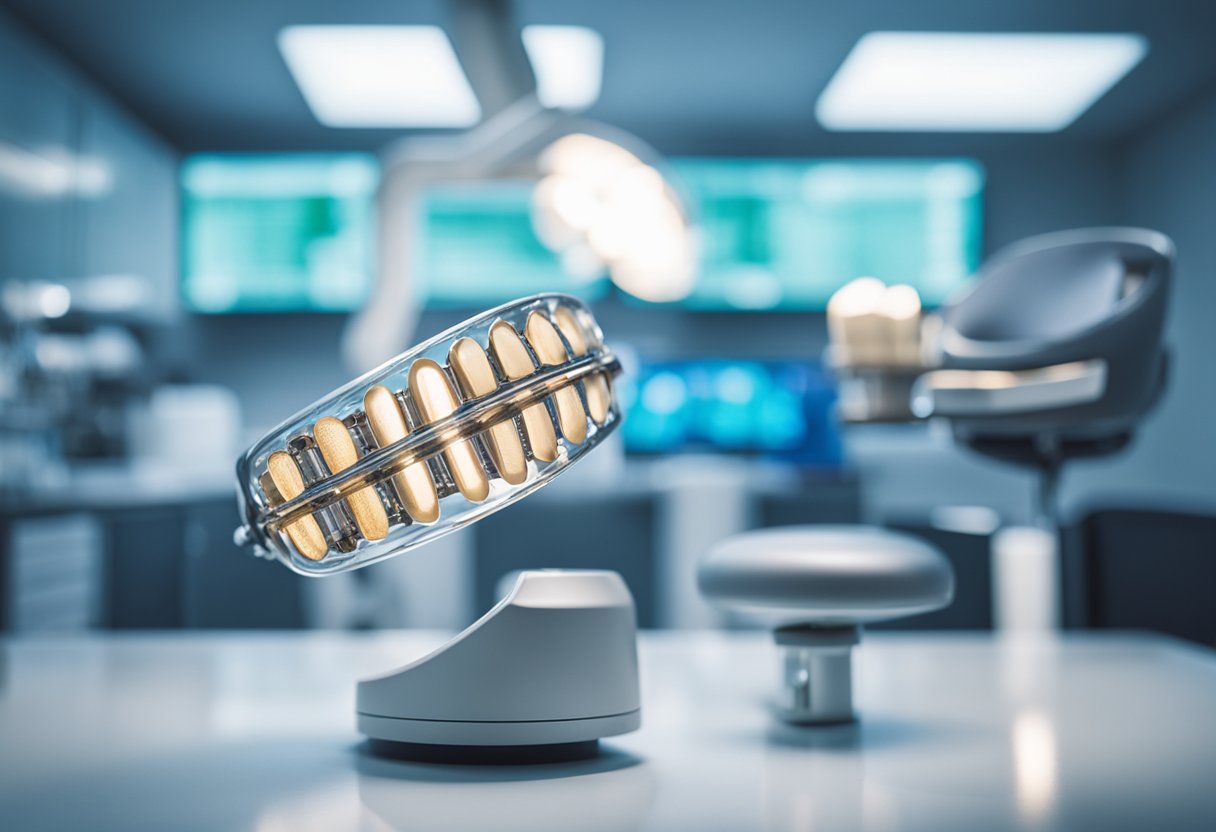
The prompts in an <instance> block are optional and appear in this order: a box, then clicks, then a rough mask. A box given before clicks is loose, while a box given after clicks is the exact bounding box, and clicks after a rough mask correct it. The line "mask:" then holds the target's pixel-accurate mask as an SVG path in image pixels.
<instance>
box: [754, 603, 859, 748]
mask: <svg viewBox="0 0 1216 832" xmlns="http://www.w3.org/2000/svg"><path fill="white" fill-rule="evenodd" d="M773 636H774V638H775V640H776V642H777V646H778V647H779V648H780V650H781V665H782V683H781V701H780V702H779V703H778V705H777V713H778V715H779V716H780V717H781V718H782V719H783V720H784V721H786V722H790V723H794V724H797V725H829V724H832V723H840V722H852V721H853V720H854V719H855V718H856V715H855V713H854V712H853V647H854V646H855V645H856V644H857V643H858V642H859V641H860V640H861V629H860V628H859V627H855V626H845V627H816V626H813V625H807V624H803V625H797V626H792V627H780V628H778V629H777V630H775V631H774V633H773Z"/></svg>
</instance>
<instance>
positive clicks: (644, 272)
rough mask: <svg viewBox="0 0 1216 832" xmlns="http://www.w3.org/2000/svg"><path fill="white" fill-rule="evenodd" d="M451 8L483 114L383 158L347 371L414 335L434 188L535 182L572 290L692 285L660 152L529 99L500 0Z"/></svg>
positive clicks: (532, 79)
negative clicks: (425, 222) (369, 285)
mask: <svg viewBox="0 0 1216 832" xmlns="http://www.w3.org/2000/svg"><path fill="white" fill-rule="evenodd" d="M453 7H454V14H453V18H452V25H451V27H450V30H451V31H450V34H451V38H452V46H453V48H454V49H455V52H456V56H457V58H458V60H459V62H460V65H461V67H462V68H463V70H464V73H465V75H466V76H467V77H468V81H469V85H470V86H471V87H472V90H473V93H474V95H475V96H476V97H477V100H478V104H479V107H480V111H481V113H482V116H483V119H482V121H481V122H480V123H479V124H478V125H477V126H475V127H473V128H472V129H470V130H467V131H464V132H461V133H457V134H454V135H447V136H417V137H410V138H407V139H403V140H400V141H398V142H396V143H395V144H392V145H390V146H388V147H386V148H385V149H384V150H383V151H382V152H381V154H380V159H381V182H380V189H379V192H378V195H377V205H376V209H377V240H376V264H375V265H376V270H375V271H376V274H375V285H374V286H373V289H372V295H371V298H370V299H369V301H368V303H367V305H366V306H365V307H364V308H363V309H362V310H360V311H359V312H357V313H356V314H355V315H354V316H352V318H351V321H350V323H349V325H348V326H347V329H346V332H345V334H344V336H343V353H344V356H345V358H346V360H347V363H348V364H349V365H350V366H351V367H352V368H353V369H355V370H357V371H360V372H362V371H365V370H367V369H369V368H371V367H374V366H376V365H377V364H379V363H381V362H382V361H385V360H386V359H388V358H389V357H390V356H393V355H396V354H397V353H399V352H400V351H401V350H402V349H404V348H405V346H406V345H407V344H409V343H410V341H411V340H412V334H413V330H414V327H415V326H416V324H417V320H418V314H419V308H418V297H417V291H416V280H415V277H414V269H415V262H416V260H417V250H416V246H417V243H418V241H417V240H416V236H417V227H418V224H419V223H418V210H419V204H420V198H421V196H422V194H423V193H424V192H425V190H426V189H427V188H428V187H430V186H432V185H437V184H446V183H453V182H484V181H487V180H493V179H515V180H520V179H523V180H533V181H536V182H537V183H538V184H537V189H536V194H535V198H534V200H533V206H534V214H533V217H534V226H535V228H536V231H537V235H538V237H540V239H541V240H542V242H544V243H545V244H546V245H547V246H549V247H550V248H552V249H553V250H555V251H557V252H558V254H559V256H560V258H561V262H562V265H563V268H564V269H565V271H566V272H567V273H568V274H570V275H571V277H572V280H573V281H574V282H577V281H578V280H579V279H580V278H581V279H589V278H591V277H596V276H598V275H600V274H603V273H604V272H605V271H606V272H607V273H608V275H609V277H610V278H611V279H612V280H613V281H614V283H615V284H616V285H617V286H618V287H620V288H621V290H622V291H625V292H628V293H630V294H632V295H635V296H637V297H639V298H642V299H644V300H650V301H669V300H675V299H678V298H680V297H683V296H684V295H686V294H687V293H688V292H689V291H690V290H691V288H692V287H691V280H692V270H693V266H694V262H695V258H694V256H693V253H694V250H695V235H694V231H693V229H692V226H691V224H690V222H689V220H688V218H687V216H686V214H685V212H684V208H683V206H682V203H681V200H680V199H679V197H678V195H677V193H676V191H675V189H674V188H672V186H671V185H670V183H669V182H668V181H667V178H666V177H665V176H664V175H663V174H662V173H661V172H660V171H661V165H660V164H659V163H658V162H657V159H658V156H657V154H656V153H654V151H652V150H650V149H649V148H647V147H646V146H645V145H644V144H643V143H642V142H641V141H639V140H638V139H636V138H635V137H633V136H631V135H629V134H627V133H625V132H623V131H620V130H617V129H615V128H612V127H610V126H608V125H604V124H601V123H599V122H597V121H594V120H592V119H589V118H586V117H585V116H583V115H581V114H579V113H577V112H574V111H572V110H567V109H560V108H556V107H549V106H546V105H545V103H544V100H545V99H548V100H550V102H551V103H552V96H545V95H539V94H538V89H537V79H536V75H535V73H534V72H533V69H532V65H531V63H530V62H529V60H528V55H527V51H526V50H525V48H524V43H523V41H522V40H521V37H520V30H519V28H518V27H517V26H515V24H514V21H513V20H512V16H511V14H510V4H508V3H506V2H504V0H456V2H454V3H453ZM540 92H541V93H543V92H544V90H541V91H540ZM643 160H649V161H643Z"/></svg>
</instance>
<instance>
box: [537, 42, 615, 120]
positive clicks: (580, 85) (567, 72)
mask: <svg viewBox="0 0 1216 832" xmlns="http://www.w3.org/2000/svg"><path fill="white" fill-rule="evenodd" d="M523 39H524V49H526V50H527V52H528V60H529V61H531V63H532V69H533V71H534V72H535V73H536V95H537V97H538V98H539V99H540V103H541V104H543V105H545V106H546V107H555V108H561V109H567V110H585V109H586V108H587V107H590V106H591V105H592V104H594V103H595V101H596V99H597V98H599V97H600V85H601V84H602V82H603V77H604V39H603V37H601V36H600V33H599V32H597V31H595V30H594V29H588V28H587V27H585V26H525V27H524V30H523Z"/></svg>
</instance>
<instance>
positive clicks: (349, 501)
mask: <svg viewBox="0 0 1216 832" xmlns="http://www.w3.org/2000/svg"><path fill="white" fill-rule="evenodd" d="M619 371H620V364H619V362H618V361H617V359H616V358H615V356H613V354H612V353H611V351H610V350H608V349H607V348H606V347H605V346H604V343H603V335H602V333H601V332H600V329H599V327H598V326H597V325H596V323H595V320H594V318H593V317H592V316H591V313H590V312H589V311H588V309H587V307H586V306H585V305H584V304H583V303H581V302H580V301H578V300H577V299H575V298H573V297H570V296H567V295H559V294H547V295H537V296H534V297H531V298H525V299H522V300H518V301H514V302H512V303H508V304H506V305H504V306H501V307H499V308H497V309H493V310H491V311H489V312H486V313H485V314H483V315H479V316H477V317H475V318H472V319H470V320H468V321H465V322H464V323H462V324H459V325H457V326H455V327H453V328H452V329H449V330H448V331H446V332H444V333H442V334H440V335H438V336H436V337H434V338H432V339H430V340H428V341H426V342H425V343H423V344H420V345H419V346H417V347H414V348H413V349H410V350H408V351H406V352H404V353H402V354H401V355H399V356H397V357H396V358H394V359H392V360H390V361H388V362H386V363H385V364H383V365H381V366H380V367H378V368H376V369H375V370H372V371H371V372H369V373H367V374H366V375H364V376H362V377H360V378H358V379H356V380H354V381H352V382H350V383H349V384H347V385H345V386H343V387H341V388H339V389H338V390H335V391H334V392H333V393H331V394H329V395H328V396H326V397H324V398H323V399H321V400H320V401H318V402H316V403H314V404H312V405H310V406H309V407H308V408H305V409H304V410H303V411H301V412H299V413H297V414H296V415H295V416H293V417H292V418H290V419H288V420H287V421H286V422H284V423H282V424H281V425H279V426H278V427H277V428H275V429H274V430H273V431H271V432H270V433H269V434H268V435H267V436H266V437H264V438H263V439H262V440H260V441H259V442H258V443H257V444H255V445H254V446H253V447H252V448H250V449H249V450H248V451H247V452H246V453H245V454H244V455H243V456H242V457H241V459H240V460H239V462H238V464H237V476H238V480H239V486H240V496H241V502H242V511H243V515H244V521H245V523H244V525H243V526H242V527H241V528H239V529H237V532H236V540H237V542H238V543H240V544H243V545H249V546H252V547H253V548H254V549H255V551H257V552H258V553H259V554H262V555H265V556H268V557H277V558H278V559H279V560H280V561H282V562H283V563H284V564H286V565H287V566H289V567H290V568H291V569H293V570H294V571H296V572H299V573H302V574H306V575H322V574H330V573H334V572H340V571H345V570H348V569H352V568H356V567H360V566H365V565H367V564H369V563H373V562H375V561H378V560H382V559H384V558H387V557H392V556H394V555H398V554H401V553H402V552H405V551H408V550H410V549H413V548H415V547H417V546H420V545H422V544H423V543H426V542H429V541H431V540H434V539H435V538H437V537H440V536H441V535H444V534H447V533H448V532H451V531H454V530H456V529H458V528H461V527H462V526H465V525H467V524H468V523H471V522H473V521H475V520H477V519H480V518H481V517H484V516H486V515H488V514H490V513H492V512H494V511H497V510H498V509H500V508H503V507H504V506H506V505H509V504H510V503H513V502H515V501H516V500H518V499H520V498H522V497H524V496H525V495H527V494H529V493H531V492H532V491H534V490H536V489H537V488H539V487H540V486H542V485H544V484H545V483H547V482H548V481H549V480H551V479H552V478H553V477H554V476H556V475H557V474H558V473H560V472H561V471H562V470H564V469H565V468H566V467H567V466H568V465H570V464H571V463H573V462H574V461H575V460H577V459H579V458H580V457H581V456H583V454H585V453H587V452H588V451H589V450H590V449H591V448H593V447H594V446H595V445H596V444H598V443H599V442H600V441H601V440H602V439H603V438H604V437H605V436H607V435H608V434H609V433H610V432H611V431H612V430H613V429H614V428H615V427H616V425H617V423H618V421H619V420H620V413H619V410H618V409H617V404H616V401H615V399H614V397H613V392H612V378H613V377H614V376H615V375H616V374H617V373H619Z"/></svg>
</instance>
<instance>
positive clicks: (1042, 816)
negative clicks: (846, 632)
mask: <svg viewBox="0 0 1216 832" xmlns="http://www.w3.org/2000/svg"><path fill="white" fill-rule="evenodd" d="M442 639H443V636H442V634H438V633H378V634H366V635H363V634H352V635H346V634H322V633H308V634H304V633H301V634H274V635H256V634H232V635H189V634H179V635H134V636H98V637H86V638H71V639H67V638H64V639H59V638H40V639H27V640H9V641H6V642H0V829H4V830H22V832H24V830H34V829H89V830H104V829H115V830H126V832H132V831H133V830H158V831H160V830H204V829H223V830H242V829H250V830H259V831H260V832H271V830H311V829H317V830H335V829H358V830H392V829H400V830H405V829H408V830H433V829H435V830H437V829H457V830H464V829H468V830H474V829H476V830H489V829H494V830H515V829H519V830H532V831H533V832H543V830H572V829H578V830H634V829H647V830H683V829H688V830H709V831H711V832H712V830H735V829H738V830H753V829H759V830H823V829H875V830H886V829H890V830H900V829H925V830H947V829H968V830H971V829H974V830H1000V829H1031V830H1043V829H1097V830H1121V829H1205V830H1212V829H1216V652H1212V651H1208V650H1205V649H1202V648H1196V647H1190V646H1186V645H1183V644H1182V643H1180V642H1176V641H1171V640H1167V639H1164V638H1157V637H1152V636H1146V635H1086V636H1070V637H1068V638H1065V639H1051V638H1045V639H1037V640H1034V639H1032V640H1022V641H1009V640H1000V639H996V638H993V637H991V636H986V635H960V636H943V635H936V636H934V635H915V636H913V635H907V636H904V635H894V634H891V635H887V634H870V635H868V636H867V637H866V639H865V641H864V642H863V643H862V646H861V647H860V648H859V651H858V655H857V663H856V677H855V690H856V698H857V704H858V707H859V709H860V711H861V712H862V720H861V722H860V723H858V724H856V725H846V726H838V727H833V728H792V727H785V726H781V725H779V724H778V723H776V722H775V721H774V720H773V719H772V718H771V716H770V714H769V712H768V711H767V709H766V698H767V696H768V694H769V691H770V690H771V689H772V687H773V686H775V684H776V679H777V669H778V668H777V660H776V653H775V650H774V648H773V647H772V646H771V645H770V643H769V640H768V637H767V636H765V635H763V634H759V633H748V634H736V635H727V634H719V633H671V634H647V635H644V636H643V638H642V641H641V644H640V658H641V669H642V674H643V702H644V705H643V727H642V729H641V730H640V731H638V732H636V733H634V734H631V735H628V736H624V737H618V738H615V739H611V740H607V741H605V742H604V743H603V746H602V753H601V754H600V756H599V757H597V758H595V759H592V760H587V761H583V762H575V763H565V764H550V765H541V766H514V767H511V766H501V767H479V766H444V765H440V764H420V763H406V762H399V761H394V760H385V759H380V758H377V757H375V756H372V755H371V754H369V752H368V751H367V750H366V748H365V747H364V745H363V744H362V742H361V740H360V738H359V736H358V735H357V734H356V732H355V730H354V683H355V680H356V679H358V678H360V677H362V676H365V675H372V674H376V673H380V672H383V671H385V670H387V669H390V668H393V667H396V666H399V665H401V664H404V663H405V662H406V661H408V660H410V659H413V658H415V657H417V656H419V655H421V654H422V653H424V652H426V651H427V650H429V649H431V648H433V647H435V646H437V645H438V644H439V643H440V642H441V641H442ZM490 683H492V681H491V682H490Z"/></svg>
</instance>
